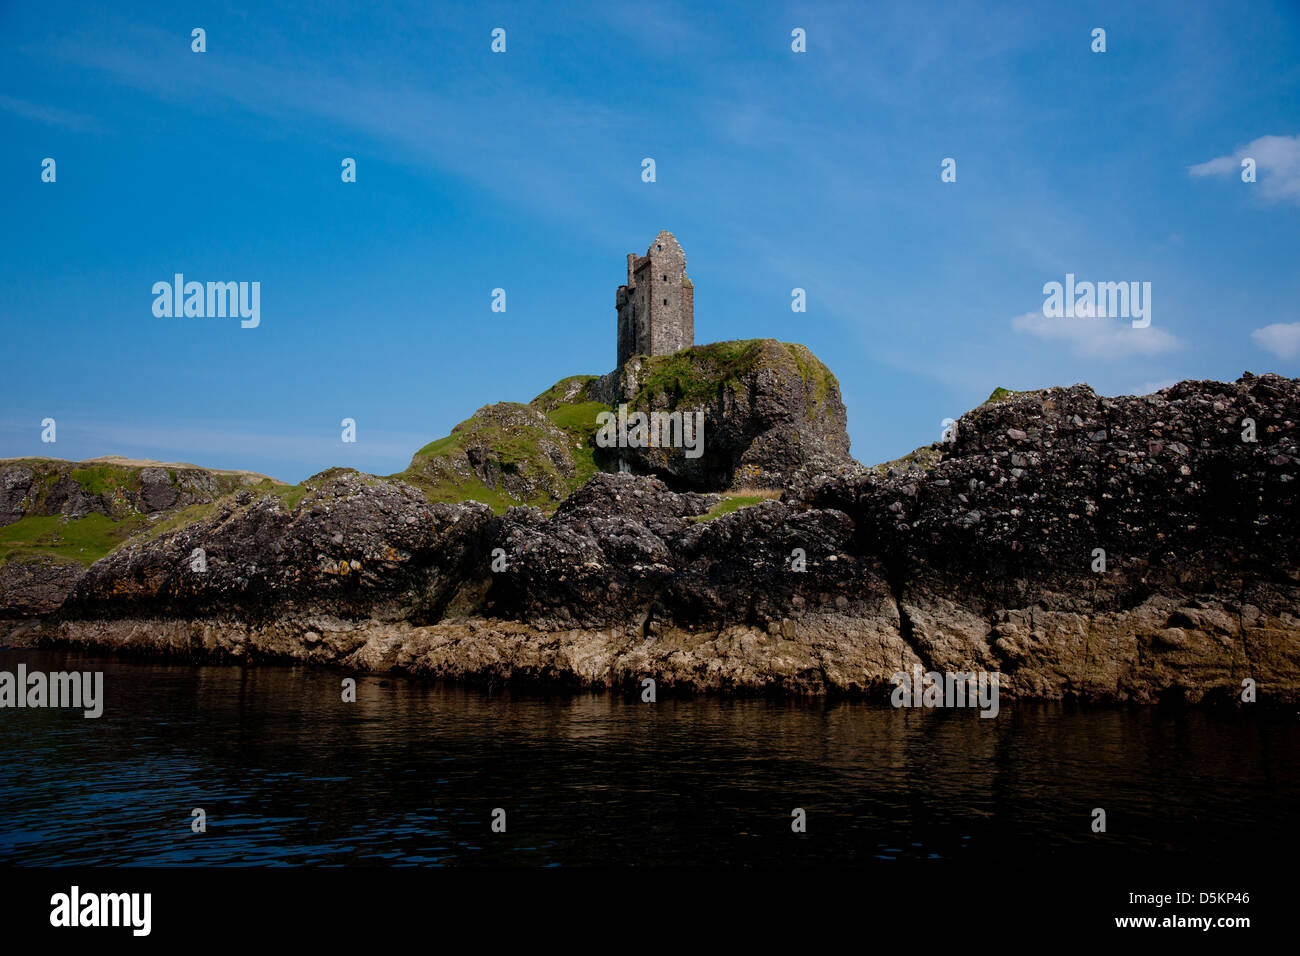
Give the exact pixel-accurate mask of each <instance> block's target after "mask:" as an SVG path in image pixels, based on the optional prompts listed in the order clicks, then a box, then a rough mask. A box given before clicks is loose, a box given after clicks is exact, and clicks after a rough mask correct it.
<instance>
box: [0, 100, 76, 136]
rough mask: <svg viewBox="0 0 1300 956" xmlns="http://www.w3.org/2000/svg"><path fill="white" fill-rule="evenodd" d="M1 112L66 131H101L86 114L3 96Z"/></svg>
mask: <svg viewBox="0 0 1300 956" xmlns="http://www.w3.org/2000/svg"><path fill="white" fill-rule="evenodd" d="M0 110H4V111H5V112H6V113H13V114H14V115H15V116H22V117H24V118H26V119H31V120H36V121H37V122H38V123H47V124H49V125H50V126H62V127H64V128H65V129H72V130H79V131H95V130H98V129H99V124H98V123H97V122H95V118H94V117H93V116H87V115H86V114H85V113H74V112H72V111H71V110H62V109H58V108H57V107H54V106H42V105H41V104H39V103H30V102H28V101H27V100H20V99H16V98H14V97H12V96H4V95H2V94H0Z"/></svg>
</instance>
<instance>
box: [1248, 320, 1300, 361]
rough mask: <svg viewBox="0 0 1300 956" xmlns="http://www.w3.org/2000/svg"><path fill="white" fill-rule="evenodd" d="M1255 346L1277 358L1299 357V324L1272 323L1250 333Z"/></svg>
mask: <svg viewBox="0 0 1300 956" xmlns="http://www.w3.org/2000/svg"><path fill="white" fill-rule="evenodd" d="M1250 337H1251V338H1252V339H1254V340H1255V344H1256V345H1258V346H1259V347H1260V348H1262V349H1267V350H1268V351H1270V352H1272V353H1273V354H1274V355H1276V356H1277V357H1278V358H1284V359H1289V358H1295V357H1296V356H1297V355H1300V322H1274V323H1273V324H1272V325H1266V326H1264V327H1263V328H1262V329H1256V330H1255V331H1254V332H1251V333H1250Z"/></svg>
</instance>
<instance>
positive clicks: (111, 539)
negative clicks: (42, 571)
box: [0, 514, 145, 564]
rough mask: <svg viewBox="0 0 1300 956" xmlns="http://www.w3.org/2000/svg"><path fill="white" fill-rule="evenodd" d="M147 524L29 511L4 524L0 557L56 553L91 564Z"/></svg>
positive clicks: (57, 556)
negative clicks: (30, 512) (36, 513)
mask: <svg viewBox="0 0 1300 956" xmlns="http://www.w3.org/2000/svg"><path fill="white" fill-rule="evenodd" d="M144 525H145V520H144V519H143V518H131V519H129V520H126V521H113V520H112V519H111V518H106V517H104V516H103V515H101V514H89V515H86V516H85V517H84V518H75V519H72V520H69V519H68V518H66V517H65V516H63V515H28V516H27V517H25V518H19V519H18V520H17V521H15V522H14V523H13V524H10V525H5V527H3V528H0V561H12V560H31V559H34V558H38V557H52V558H55V559H56V560H61V561H76V562H79V563H81V564H91V563H92V562H95V561H98V560H99V559H100V558H102V557H104V555H106V554H108V553H109V552H110V551H112V550H114V549H115V548H116V547H117V546H118V545H120V544H121V543H122V542H123V541H125V540H126V539H127V538H129V537H131V535H133V534H134V533H135V532H137V531H139V530H140V529H141V528H142V527H144Z"/></svg>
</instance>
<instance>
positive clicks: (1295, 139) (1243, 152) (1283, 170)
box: [1187, 134, 1300, 203]
mask: <svg viewBox="0 0 1300 956" xmlns="http://www.w3.org/2000/svg"><path fill="white" fill-rule="evenodd" d="M1247 157H1250V158H1251V159H1253V160H1254V161H1255V167H1256V170H1255V173H1256V177H1257V184H1258V186H1259V194H1260V196H1261V197H1262V198H1264V199H1266V200H1268V201H1270V202H1282V201H1284V200H1289V201H1291V202H1296V203H1300V134H1297V135H1295V136H1261V137H1260V138H1259V139H1256V140H1252V141H1251V142H1250V143H1247V144H1246V145H1245V146H1239V147H1237V150H1236V152H1233V153H1230V154H1229V155H1227V156H1219V157H1216V158H1215V159H1210V160H1206V161H1205V162H1203V163H1197V164H1196V165H1195V166H1189V167H1187V172H1188V173H1190V174H1191V175H1192V176H1196V177H1201V176H1239V175H1240V174H1241V171H1242V169H1241V162H1242V160H1243V159H1246V158H1247Z"/></svg>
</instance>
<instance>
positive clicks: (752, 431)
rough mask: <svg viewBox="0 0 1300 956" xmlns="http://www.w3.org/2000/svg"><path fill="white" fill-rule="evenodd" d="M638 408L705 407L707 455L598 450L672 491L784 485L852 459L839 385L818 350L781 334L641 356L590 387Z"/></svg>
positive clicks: (596, 394) (600, 458) (606, 464)
mask: <svg viewBox="0 0 1300 956" xmlns="http://www.w3.org/2000/svg"><path fill="white" fill-rule="evenodd" d="M590 392H591V396H592V398H594V399H596V400H600V401H604V402H605V403H607V404H608V405H609V406H611V407H613V406H616V405H618V404H619V403H624V402H625V403H626V404H627V405H628V408H629V414H632V413H633V412H635V411H641V412H646V413H654V412H669V413H671V412H681V413H683V414H685V413H692V412H700V411H702V412H703V413H704V436H703V443H702V450H701V453H700V454H699V455H698V456H697V457H690V456H688V455H687V454H686V453H685V449H683V448H680V447H670V448H664V447H651V448H610V449H598V450H597V454H596V462H597V464H598V465H600V466H601V468H602V470H605V471H614V470H617V469H619V468H620V467H626V468H628V469H630V470H631V471H632V472H633V473H634V474H652V475H656V476H658V477H660V478H662V479H663V480H664V481H665V482H667V483H668V484H669V485H670V486H671V487H676V488H680V489H694V490H700V491H722V490H726V489H728V488H733V487H738V486H749V487H755V488H782V487H786V486H788V485H789V483H790V482H791V481H792V480H793V478H794V476H795V475H796V474H797V473H799V472H801V471H805V472H806V471H808V470H809V469H811V470H813V471H834V470H836V469H838V468H840V467H842V466H844V465H846V464H848V463H850V462H851V461H852V459H851V458H850V456H849V436H848V431H847V428H846V414H845V410H844V402H843V401H842V400H841V398H840V387H839V382H838V381H836V379H835V376H834V375H833V374H831V371H830V369H828V368H827V367H826V366H825V365H823V364H822V362H821V361H820V360H819V359H818V358H817V356H815V355H813V353H812V352H811V351H809V350H808V349H807V348H805V347H804V346H802V345H794V344H788V343H784V342H778V341H776V340H775V339H745V340H740V341H734V342H715V343H713V344H711V345H697V346H695V347H694V348H689V349H684V350H682V351H681V352H677V353H674V354H672V355H657V356H633V357H632V358H631V359H630V360H628V362H626V363H625V364H624V366H623V368H621V369H619V370H618V371H617V372H612V373H610V374H609V375H607V376H605V377H604V378H602V379H601V380H600V381H599V382H597V383H594V384H593V385H592V386H591V388H590Z"/></svg>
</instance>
